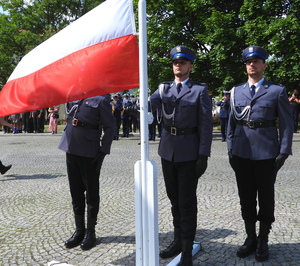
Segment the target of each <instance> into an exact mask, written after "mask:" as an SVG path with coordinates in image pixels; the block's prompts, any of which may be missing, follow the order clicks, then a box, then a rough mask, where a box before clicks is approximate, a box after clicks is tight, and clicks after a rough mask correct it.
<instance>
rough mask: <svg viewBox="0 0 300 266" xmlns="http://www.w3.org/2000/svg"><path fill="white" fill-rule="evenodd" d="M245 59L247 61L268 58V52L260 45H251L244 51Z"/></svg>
mask: <svg viewBox="0 0 300 266" xmlns="http://www.w3.org/2000/svg"><path fill="white" fill-rule="evenodd" d="M242 57H243V60H244V61H245V62H246V61H247V60H250V59H263V60H267V59H268V52H267V51H266V50H265V49H264V48H262V47H259V46H249V47H247V48H246V49H245V50H243V52H242Z"/></svg>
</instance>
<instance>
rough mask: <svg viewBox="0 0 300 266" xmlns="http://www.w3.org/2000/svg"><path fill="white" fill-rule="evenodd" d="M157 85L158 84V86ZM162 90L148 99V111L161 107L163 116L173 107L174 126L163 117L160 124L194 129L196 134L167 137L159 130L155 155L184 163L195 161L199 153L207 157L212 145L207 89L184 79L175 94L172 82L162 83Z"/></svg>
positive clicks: (168, 134) (168, 135) (210, 108)
mask: <svg viewBox="0 0 300 266" xmlns="http://www.w3.org/2000/svg"><path fill="white" fill-rule="evenodd" d="M160 86H161V85H160ZM162 86H163V91H162V93H160V90H159V89H158V90H156V91H155V92H154V94H153V95H152V96H151V98H150V103H151V109H152V111H155V110H156V109H157V108H161V107H162V105H163V106H164V109H165V111H166V113H167V114H171V113H172V112H173V110H174V108H175V114H174V125H173V123H172V119H166V117H164V118H163V119H164V125H166V126H175V127H177V128H181V129H185V128H198V133H196V134H188V135H176V136H174V135H171V133H170V132H169V131H167V130H166V129H163V130H162V134H161V139H160V143H159V148H158V154H159V155H160V156H161V157H162V158H163V159H165V160H168V161H172V159H174V162H184V161H191V160H196V159H197V157H198V155H199V154H202V155H205V156H209V155H210V149H211V142H212V129H213V123H212V103H211V99H210V98H209V95H208V91H207V87H206V86H205V84H201V83H198V82H195V81H191V80H188V81H187V82H186V84H185V85H184V86H183V88H182V89H181V91H180V94H179V95H178V93H177V89H176V84H175V82H169V83H166V84H164V85H162Z"/></svg>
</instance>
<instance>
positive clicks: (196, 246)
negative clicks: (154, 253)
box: [167, 242, 201, 266]
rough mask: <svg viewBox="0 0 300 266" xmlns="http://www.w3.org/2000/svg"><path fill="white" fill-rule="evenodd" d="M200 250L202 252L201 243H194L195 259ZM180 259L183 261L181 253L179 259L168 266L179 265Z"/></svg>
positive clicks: (193, 253) (193, 254)
mask: <svg viewBox="0 0 300 266" xmlns="http://www.w3.org/2000/svg"><path fill="white" fill-rule="evenodd" d="M200 250H201V244H200V242H194V244H193V250H192V256H193V257H194V256H195V255H196V254H197V253H198V252H199V251H200ZM180 259H181V253H180V254H179V255H177V257H175V258H174V259H173V260H172V261H171V262H170V263H169V264H167V266H177V265H179V262H180Z"/></svg>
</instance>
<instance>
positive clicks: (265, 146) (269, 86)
mask: <svg viewBox="0 0 300 266" xmlns="http://www.w3.org/2000/svg"><path fill="white" fill-rule="evenodd" d="M231 93H232V92H231ZM233 97H234V106H235V107H234V108H235V109H236V110H237V111H238V112H241V111H243V110H244V108H245V107H246V106H248V105H250V108H251V109H250V113H249V119H252V120H255V121H268V120H276V119H278V129H279V132H278V131H277V128H276V126H273V127H263V128H256V129H251V128H249V127H247V126H242V125H236V123H235V119H234V117H233V112H232V111H231V113H230V117H229V123H228V128H227V138H226V139H227V147H228V149H232V154H233V155H236V156H239V157H241V158H246V159H251V160H265V159H271V158H275V157H276V156H277V155H278V154H279V153H285V154H292V138H293V119H292V113H291V107H290V104H289V101H288V95H287V92H286V89H285V87H284V86H282V85H280V84H277V83H274V82H271V81H267V80H264V82H263V83H262V85H261V86H260V88H259V90H258V91H257V92H256V93H255V95H254V97H253V99H251V95H250V90H249V85H248V82H246V83H244V84H241V85H239V86H237V87H235V88H234V95H231V101H233ZM244 120H247V117H245V118H244Z"/></svg>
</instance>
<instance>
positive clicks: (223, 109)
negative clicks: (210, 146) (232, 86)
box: [217, 91, 230, 141]
mask: <svg viewBox="0 0 300 266" xmlns="http://www.w3.org/2000/svg"><path fill="white" fill-rule="evenodd" d="M223 94H224V96H223V98H222V100H221V101H218V102H217V106H220V112H219V115H218V117H219V119H220V126H221V134H222V141H225V140H226V130H227V125H228V117H229V109H230V92H229V91H224V92H223Z"/></svg>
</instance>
